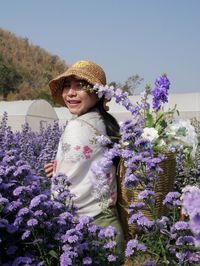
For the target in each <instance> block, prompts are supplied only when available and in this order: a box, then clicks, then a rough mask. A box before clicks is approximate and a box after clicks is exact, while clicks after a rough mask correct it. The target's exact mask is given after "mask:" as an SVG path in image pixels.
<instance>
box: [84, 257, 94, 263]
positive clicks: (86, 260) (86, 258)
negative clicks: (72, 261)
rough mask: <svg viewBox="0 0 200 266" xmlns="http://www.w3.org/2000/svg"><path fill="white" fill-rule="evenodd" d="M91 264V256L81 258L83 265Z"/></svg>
mask: <svg viewBox="0 0 200 266" xmlns="http://www.w3.org/2000/svg"><path fill="white" fill-rule="evenodd" d="M91 264H92V258H90V257H85V258H83V265H91Z"/></svg>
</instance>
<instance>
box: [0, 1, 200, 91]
mask: <svg viewBox="0 0 200 266" xmlns="http://www.w3.org/2000/svg"><path fill="white" fill-rule="evenodd" d="M199 14H200V0H167V1H166V0H18V1H17V0H16V1H13V0H1V1H0V27H1V28H3V29H5V30H7V31H10V32H13V33H15V34H16V35H17V36H18V37H22V38H28V39H29V42H30V43H32V44H34V45H38V46H40V47H41V48H44V49H45V50H47V51H48V52H50V53H52V54H53V55H57V56H59V57H60V58H61V59H62V60H64V61H65V62H66V63H67V64H69V65H71V64H73V63H75V62H76V61H78V60H91V61H94V62H96V63H98V64H99V65H101V66H102V67H103V69H104V70H105V72H106V75H107V81H108V83H109V82H111V81H115V82H120V83H123V82H125V81H126V80H127V79H128V77H130V76H132V75H135V74H138V75H139V76H140V77H141V78H143V79H144V81H143V83H142V86H141V87H140V89H138V90H143V88H144V87H145V85H146V84H150V85H151V86H152V87H153V86H154V81H155V79H156V78H157V77H159V75H161V74H163V73H166V74H167V75H168V78H169V79H170V82H171V88H170V91H171V92H172V93H179V92H180V93H183V92H200V15H199ZM138 92H139V91H138Z"/></svg>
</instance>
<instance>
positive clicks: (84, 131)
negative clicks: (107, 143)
mask: <svg viewBox="0 0 200 266" xmlns="http://www.w3.org/2000/svg"><path fill="white" fill-rule="evenodd" d="M88 123H89V124H88ZM97 131H98V132H99V133H100V134H101V135H106V129H105V125H104V122H103V120H102V119H101V117H100V115H99V114H98V112H96V111H93V112H89V113H86V114H84V115H82V116H80V117H77V118H75V119H72V120H70V121H69V122H68V124H67V126H66V128H65V131H64V133H63V135H62V137H61V139H60V142H59V146H58V151H57V155H56V170H55V174H65V175H66V176H67V177H68V178H69V180H70V182H71V183H72V185H71V186H70V191H71V192H72V193H74V194H75V195H76V197H75V198H74V199H73V200H74V203H75V205H76V206H77V207H78V215H79V216H82V215H89V216H92V217H94V216H96V215H98V214H99V213H101V212H102V208H101V206H100V205H101V204H100V202H99V199H98V197H96V196H95V190H94V184H95V185H97V182H98V177H96V176H95V175H94V173H93V171H92V166H93V165H94V164H96V163H98V162H99V160H101V159H102V157H103V154H104V149H105V148H104V147H103V146H101V145H100V144H99V143H98V142H96V143H94V142H91V140H93V139H94V138H95V137H96V135H97V134H98V133H97ZM107 185H109V195H108V198H107V199H106V200H107V201H108V205H109V206H112V205H115V204H116V199H117V185H116V178H115V167H114V166H112V168H111V170H110V174H109V175H108V182H107Z"/></svg>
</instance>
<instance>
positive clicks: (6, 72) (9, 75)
mask: <svg viewBox="0 0 200 266" xmlns="http://www.w3.org/2000/svg"><path fill="white" fill-rule="evenodd" d="M21 80H22V76H21V75H20V74H18V73H17V71H16V70H15V69H14V68H12V67H8V66H6V64H5V63H4V62H3V60H2V58H0V94H2V96H3V100H4V101H6V100H7V97H8V94H9V93H11V92H16V91H17V86H18V84H19V83H20V81H21Z"/></svg>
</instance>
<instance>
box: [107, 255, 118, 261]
mask: <svg viewBox="0 0 200 266" xmlns="http://www.w3.org/2000/svg"><path fill="white" fill-rule="evenodd" d="M116 260H117V256H115V255H113V254H111V255H108V261H109V262H112V261H116Z"/></svg>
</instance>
